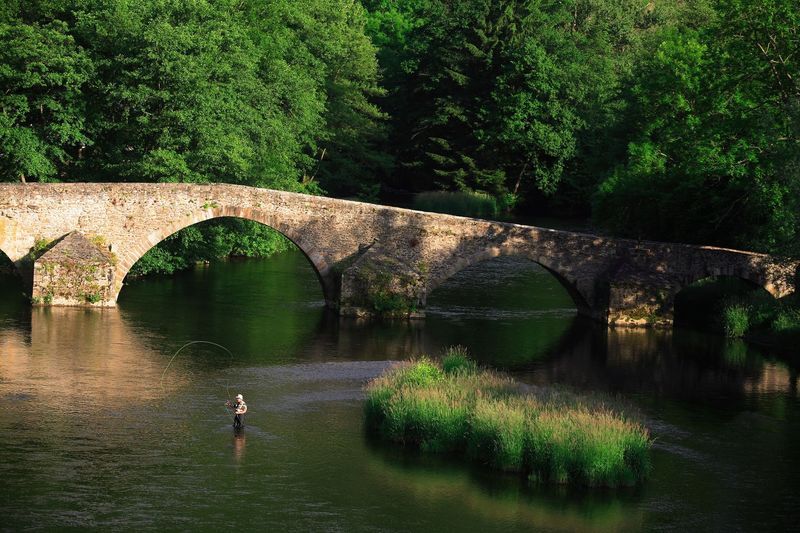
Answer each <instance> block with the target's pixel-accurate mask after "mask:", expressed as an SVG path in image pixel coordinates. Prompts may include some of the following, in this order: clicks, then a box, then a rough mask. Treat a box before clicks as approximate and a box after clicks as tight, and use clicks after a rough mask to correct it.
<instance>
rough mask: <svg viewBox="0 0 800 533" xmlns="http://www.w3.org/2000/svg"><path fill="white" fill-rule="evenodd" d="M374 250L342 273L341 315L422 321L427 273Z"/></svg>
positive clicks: (377, 249)
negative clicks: (416, 319)
mask: <svg viewBox="0 0 800 533" xmlns="http://www.w3.org/2000/svg"><path fill="white" fill-rule="evenodd" d="M394 255H395V254H391V253H387V252H386V251H384V250H382V249H380V248H379V247H376V246H373V247H371V248H370V249H369V250H367V251H366V252H365V253H364V254H362V255H361V256H360V257H358V259H356V261H355V262H353V264H352V265H350V266H348V267H347V268H346V269H345V270H344V272H343V273H342V280H341V291H340V293H339V294H340V296H339V314H340V315H341V316H346V317H358V318H366V317H372V316H382V317H388V318H423V317H424V316H425V299H426V279H425V272H423V271H421V270H420V269H419V268H416V267H414V266H412V265H409V264H408V263H406V262H405V261H403V260H402V259H398V258H397V257H395V256H394Z"/></svg>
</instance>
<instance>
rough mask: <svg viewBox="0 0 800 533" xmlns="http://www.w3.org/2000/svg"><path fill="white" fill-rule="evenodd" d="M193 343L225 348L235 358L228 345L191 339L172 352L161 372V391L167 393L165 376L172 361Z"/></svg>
mask: <svg viewBox="0 0 800 533" xmlns="http://www.w3.org/2000/svg"><path fill="white" fill-rule="evenodd" d="M193 344H210V345H212V346H216V347H217V348H222V349H223V350H225V351H226V352H227V353H228V355H230V356H231V359H233V358H234V357H233V353H232V352H231V351H230V350H229V349H227V348H226V347H224V346H223V345H221V344H217V343H216V342H211V341H189V342H187V343H186V344H184V345H183V346H181V347H180V348H178V350H177V351H176V352H175V353H174V354H172V357H171V358H170V360H169V363H167V366H166V367H164V371H163V372H162V373H161V391H162V392H163V393H165V394H166V389H164V376H165V375H166V374H167V370H169V367H170V366H171V365H172V362H173V361H174V360H175V358H176V357H177V356H178V354H179V353H181V352H182V351H183V349H184V348H187V347H189V346H192V345H193Z"/></svg>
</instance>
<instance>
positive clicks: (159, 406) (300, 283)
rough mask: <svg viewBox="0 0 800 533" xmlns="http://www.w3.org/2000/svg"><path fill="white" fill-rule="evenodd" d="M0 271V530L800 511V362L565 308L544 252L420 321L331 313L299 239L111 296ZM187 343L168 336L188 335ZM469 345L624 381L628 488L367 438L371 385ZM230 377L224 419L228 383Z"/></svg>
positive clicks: (486, 268) (565, 520) (490, 524)
mask: <svg viewBox="0 0 800 533" xmlns="http://www.w3.org/2000/svg"><path fill="white" fill-rule="evenodd" d="M20 292H21V288H20V287H19V285H17V284H15V283H13V282H8V281H7V282H5V284H4V285H3V286H2V288H0V480H2V481H0V483H2V485H0V528H2V530H8V531H17V530H26V529H46V530H52V529H57V528H64V527H73V528H86V527H90V528H91V527H96V528H102V529H113V530H137V531H141V530H163V529H169V530H187V531H188V530H192V531H201V530H202V531H220V530H223V528H228V527H230V528H233V527H236V528H238V529H239V530H240V531H251V530H273V531H409V532H410V531H425V532H429V531H637V530H673V531H690V530H691V531H698V530H699V531H712V530H713V531H721V530H724V531H735V530H743V531H744V530H776V531H777V530H789V529H797V528H798V518H797V510H798V509H800V490H798V486H799V485H798V476H800V400H798V391H797V385H798V367H797V366H796V365H795V364H793V363H790V362H784V361H782V360H781V359H780V358H776V357H772V356H770V354H768V353H764V352H760V351H758V350H755V349H753V348H749V347H747V346H745V345H744V344H740V343H729V342H726V341H724V340H723V339H720V338H717V337H713V336H707V335H701V334H698V333H693V332H690V331H681V330H677V331H676V332H674V333H671V332H653V331H626V330H611V331H607V330H606V329H605V328H601V327H597V326H596V325H593V324H591V323H589V322H586V321H583V320H582V319H579V318H578V317H577V316H576V313H575V309H574V306H573V304H572V302H571V301H570V299H569V296H568V295H567V293H566V292H565V291H564V290H563V289H562V288H561V286H560V285H559V284H558V282H557V281H556V280H555V279H554V278H553V277H552V276H551V275H550V274H548V273H547V272H546V271H544V270H542V269H540V268H538V267H536V266H535V265H533V264H532V263H528V262H524V261H517V260H513V259H498V260H493V261H488V262H485V263H483V264H481V265H478V266H476V267H473V268H470V269H468V270H466V271H463V272H462V273H461V274H459V275H458V276H457V277H455V278H453V279H452V280H451V281H449V282H448V283H447V284H446V285H444V286H442V287H441V288H439V289H437V290H436V291H435V292H434V293H433V294H432V295H430V297H429V307H428V317H427V319H426V320H424V321H419V322H415V323H405V322H396V323H383V324H357V323H355V322H352V321H340V320H339V319H338V318H337V317H335V316H332V315H331V314H330V313H328V312H326V311H325V309H324V307H323V300H322V293H321V289H320V287H319V284H318V282H317V280H316V277H315V275H314V273H313V271H312V270H311V268H310V266H309V265H308V263H307V261H306V259H305V258H304V257H303V256H302V255H300V254H299V253H288V254H283V255H280V256H277V257H274V258H272V259H269V260H249V261H240V262H236V261H232V262H226V263H220V264H214V265H211V266H209V267H206V268H199V269H197V270H195V271H192V272H188V273H184V274H180V275H177V276H174V277H171V278H161V279H148V280H135V281H131V282H130V283H129V284H127V285H126V286H125V287H124V288H123V290H122V293H121V295H120V301H119V307H118V308H117V309H110V310H104V311H97V310H82V309H57V308H55V309H31V308H30V307H29V306H28V304H26V302H25V301H24V300H23V299H22V298H21V297H20ZM196 340H205V341H211V342H214V343H217V344H220V345H223V346H225V347H226V348H227V349H228V350H229V351H230V353H228V352H226V351H224V350H222V349H219V348H217V347H214V346H211V345H201V344H195V345H192V346H189V347H188V348H186V349H184V350H183V351H181V352H180V353H178V355H175V353H176V351H177V350H178V349H179V348H181V346H183V345H184V344H186V343H188V342H191V341H196ZM452 344H462V345H464V346H467V347H468V348H469V350H470V352H471V353H472V355H473V356H475V357H476V358H478V359H479V360H480V361H481V362H483V363H484V364H489V365H493V366H497V367H500V368H503V369H506V370H507V371H509V372H511V373H512V374H513V375H514V376H515V377H517V378H518V379H521V380H524V381H526V382H529V383H535V384H554V385H557V386H564V387H570V388H574V389H578V390H584V391H599V392H602V393H607V394H612V395H615V396H618V397H619V398H620V400H621V401H622V402H625V403H628V404H629V405H630V406H631V407H632V408H634V409H637V410H638V411H640V413H641V415H642V416H643V418H644V420H645V421H646V424H647V426H648V427H649V428H650V430H651V432H652V434H653V436H654V437H655V447H654V450H653V462H654V469H653V475H652V477H651V478H650V479H649V480H648V481H647V482H646V483H645V484H644V485H643V486H642V487H639V488H632V489H623V490H614V491H611V490H598V489H594V490H580V489H565V488H560V487H555V488H554V487H528V486H526V485H525V483H523V482H521V481H520V480H519V479H517V478H516V477H513V476H512V477H503V476H498V475H497V474H495V473H493V472H489V471H486V470H483V469H481V468H479V467H475V466H465V465H462V464H459V463H457V462H453V461H448V460H443V459H437V458H430V457H419V456H417V455H416V454H414V453H409V452H403V451H400V450H397V449H395V448H393V447H391V446H385V445H381V444H380V443H374V442H372V441H371V440H370V439H369V438H368V437H367V436H366V435H365V433H364V430H363V422H362V398H363V394H362V387H363V385H364V383H365V382H366V381H367V380H369V379H370V378H372V377H374V376H376V375H377V374H379V373H380V372H381V371H383V370H384V369H385V368H387V367H388V366H389V365H391V364H392V361H395V360H397V359H403V358H407V357H410V356H415V355H419V354H423V353H428V354H433V355H436V354H439V353H440V352H441V350H442V349H443V348H444V347H446V346H449V345H452ZM236 393H242V394H244V396H245V400H246V401H247V404H248V406H249V414H248V415H247V420H246V423H247V427H246V429H245V431H244V432H243V433H241V434H234V433H233V431H232V428H231V426H230V423H231V420H230V415H229V414H228V413H227V412H226V410H225V408H224V405H223V404H224V402H225V399H226V398H231V397H232V396H233V395H234V394H236Z"/></svg>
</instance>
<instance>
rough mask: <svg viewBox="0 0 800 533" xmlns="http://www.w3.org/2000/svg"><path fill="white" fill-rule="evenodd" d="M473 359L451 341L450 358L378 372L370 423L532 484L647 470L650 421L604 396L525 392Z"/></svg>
mask: <svg viewBox="0 0 800 533" xmlns="http://www.w3.org/2000/svg"><path fill="white" fill-rule="evenodd" d="M464 359H466V351H465V350H464V349H463V348H455V349H450V350H448V352H447V353H446V354H445V356H444V358H443V361H442V363H441V366H439V365H438V364H437V363H435V362H433V361H432V360H430V359H427V358H423V359H420V360H417V361H412V362H409V363H407V364H403V365H398V366H397V367H395V368H393V369H390V370H389V371H387V372H385V373H384V374H383V375H381V376H379V377H377V378H375V379H374V380H373V381H371V382H370V383H369V384H368V385H367V400H366V407H365V410H366V419H367V425H368V427H369V428H370V429H371V430H373V431H376V432H377V433H378V434H379V435H381V436H382V437H383V438H385V439H387V440H390V441H395V442H399V443H403V444H405V445H411V446H415V447H419V448H420V449H422V450H423V451H429V452H438V453H455V454H458V455H462V456H464V457H466V458H469V459H471V460H474V461H477V462H480V463H483V464H486V465H488V466H490V467H492V468H495V469H498V470H502V471H506V472H518V473H520V474H521V475H524V476H526V477H527V478H528V479H529V480H530V481H532V482H547V483H562V484H563V483H569V484H579V485H590V486H611V487H616V486H620V485H633V484H635V483H638V482H640V481H642V480H643V479H644V478H645V477H646V476H647V475H648V473H649V470H650V459H649V449H650V445H651V441H650V437H649V434H648V432H647V430H646V429H645V428H644V427H642V426H641V424H639V423H637V422H635V421H632V420H630V419H628V418H626V417H625V416H624V415H622V414H621V413H620V412H618V410H613V409H611V408H610V407H608V406H607V405H606V404H605V403H603V402H601V401H600V400H598V399H594V398H586V397H582V396H578V395H575V394H572V393H569V392H565V391H552V390H538V389H537V390H536V391H534V392H530V391H524V390H523V388H522V386H521V385H520V384H519V383H517V382H515V381H514V380H512V379H510V378H509V377H507V376H504V375H501V374H498V373H496V372H492V371H488V370H480V369H478V368H477V366H476V365H475V364H474V362H471V361H469V360H468V359H467V362H465V361H464ZM445 361H446V362H447V363H446V365H445Z"/></svg>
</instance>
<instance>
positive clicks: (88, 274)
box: [31, 231, 116, 307]
mask: <svg viewBox="0 0 800 533" xmlns="http://www.w3.org/2000/svg"><path fill="white" fill-rule="evenodd" d="M115 262H116V259H115V257H114V255H113V254H111V253H110V252H109V251H108V250H107V249H105V248H104V247H103V246H102V245H101V244H100V242H99V240H97V241H91V240H89V239H88V238H87V237H86V236H85V235H83V234H82V233H80V232H77V231H73V232H72V233H70V234H68V235H67V236H66V237H64V238H63V239H61V240H60V241H58V242H57V243H56V244H55V245H54V246H53V247H52V248H50V249H49V250H48V251H47V252H45V253H44V254H43V255H42V256H41V257H39V258H37V259H35V260H34V263H33V289H32V291H31V301H32V302H33V304H34V305H47V306H49V305H58V306H93V307H113V306H115V305H116V300H115V297H114V296H115V293H114V271H115Z"/></svg>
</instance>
